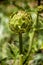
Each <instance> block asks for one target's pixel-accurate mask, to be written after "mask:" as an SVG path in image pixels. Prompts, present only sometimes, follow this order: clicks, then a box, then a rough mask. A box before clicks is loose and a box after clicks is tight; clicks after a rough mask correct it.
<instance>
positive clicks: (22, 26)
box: [9, 11, 32, 33]
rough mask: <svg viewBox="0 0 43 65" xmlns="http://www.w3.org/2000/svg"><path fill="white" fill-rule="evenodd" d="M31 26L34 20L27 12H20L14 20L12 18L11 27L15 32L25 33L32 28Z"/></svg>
mask: <svg viewBox="0 0 43 65" xmlns="http://www.w3.org/2000/svg"><path fill="white" fill-rule="evenodd" d="M31 24H32V19H31V15H30V13H29V14H28V13H26V12H25V11H18V12H17V13H16V14H14V15H13V17H12V18H10V22H9V27H10V29H11V30H12V31H13V32H16V33H19V32H21V33H24V32H26V31H27V30H28V29H29V28H31V27H30V26H31ZM27 28H28V29H27Z"/></svg>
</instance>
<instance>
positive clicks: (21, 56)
mask: <svg viewBox="0 0 43 65" xmlns="http://www.w3.org/2000/svg"><path fill="white" fill-rule="evenodd" d="M19 65H23V55H22V54H21V55H20V59H19Z"/></svg>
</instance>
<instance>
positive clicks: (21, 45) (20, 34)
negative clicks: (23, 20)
mask: <svg viewBox="0 0 43 65" xmlns="http://www.w3.org/2000/svg"><path fill="white" fill-rule="evenodd" d="M19 52H20V54H23V44H22V33H19Z"/></svg>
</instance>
